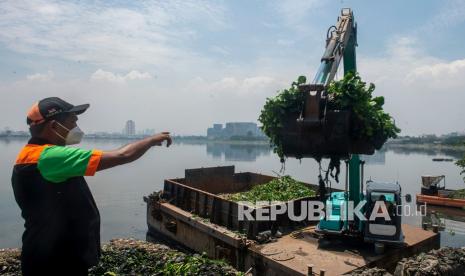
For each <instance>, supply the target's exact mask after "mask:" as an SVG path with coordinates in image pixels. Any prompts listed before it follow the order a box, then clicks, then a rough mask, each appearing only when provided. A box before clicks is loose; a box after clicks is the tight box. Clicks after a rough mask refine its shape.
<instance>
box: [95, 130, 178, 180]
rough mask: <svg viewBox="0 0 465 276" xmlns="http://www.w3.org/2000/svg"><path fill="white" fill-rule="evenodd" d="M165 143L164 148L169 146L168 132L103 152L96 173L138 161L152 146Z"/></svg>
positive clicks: (169, 137)
mask: <svg viewBox="0 0 465 276" xmlns="http://www.w3.org/2000/svg"><path fill="white" fill-rule="evenodd" d="M164 141H166V146H167V147H169V146H170V145H171V142H172V141H171V136H170V133H169V132H162V133H159V134H156V135H153V136H150V137H147V138H145V139H142V140H139V141H136V142H133V143H130V144H128V145H126V146H124V147H122V148H119V149H117V150H112V151H104V152H103V154H102V157H101V159H100V162H99V165H98V167H97V171H101V170H105V169H108V168H112V167H115V166H118V165H122V164H126V163H130V162H132V161H135V160H137V159H139V158H140V157H141V156H142V155H144V153H145V152H147V150H149V149H150V148H151V147H153V146H161V145H162V143H163V142H164Z"/></svg>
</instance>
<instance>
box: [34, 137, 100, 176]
mask: <svg viewBox="0 0 465 276" xmlns="http://www.w3.org/2000/svg"><path fill="white" fill-rule="evenodd" d="M101 157H102V151H100V150H83V149H79V148H72V147H62V146H50V147H46V148H45V149H44V150H43V151H42V153H41V154H40V157H39V160H38V162H37V168H38V169H39V171H40V173H41V174H42V176H43V177H44V178H45V179H46V180H48V181H50V182H54V183H59V182H63V181H66V180H67V179H68V178H71V177H75V176H84V175H94V174H95V172H96V171H97V167H98V164H99V162H100V159H101Z"/></svg>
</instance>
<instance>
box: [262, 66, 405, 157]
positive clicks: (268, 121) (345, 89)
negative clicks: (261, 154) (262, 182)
mask: <svg viewBox="0 0 465 276" xmlns="http://www.w3.org/2000/svg"><path fill="white" fill-rule="evenodd" d="M305 82H306V78H305V77H304V76H300V77H299V78H298V79H297V81H295V82H293V83H292V84H291V87H290V88H289V89H284V90H282V91H280V92H279V93H278V95H276V96H275V97H273V98H268V99H267V100H266V103H265V105H264V106H263V109H262V111H261V114H260V117H259V118H258V121H259V122H260V123H261V124H262V130H263V132H264V133H265V134H266V135H267V136H268V137H269V138H270V141H271V145H272V147H273V149H274V152H275V153H277V154H278V156H279V157H280V158H281V160H284V152H283V149H282V143H281V140H280V135H279V133H280V131H281V129H282V127H283V121H284V118H285V117H286V114H291V113H294V114H295V113H300V112H301V111H302V109H303V106H304V100H305V96H304V94H303V93H301V92H300V91H299V85H301V84H305ZM374 90H375V85H374V84H370V85H368V86H367V84H366V83H365V82H363V81H362V79H361V78H360V76H359V75H358V74H356V73H348V74H346V75H345V76H344V78H343V79H342V80H339V81H333V82H332V83H331V84H330V85H329V87H328V89H327V93H328V98H329V100H328V105H327V108H328V109H329V110H350V111H353V114H354V115H355V116H356V118H357V119H358V122H357V126H353V127H352V130H351V131H352V133H351V136H352V137H353V138H362V139H366V140H368V141H372V142H375V141H377V142H378V144H380V143H379V141H381V142H382V143H381V144H383V143H384V142H385V141H386V140H387V139H389V138H396V137H397V134H398V133H400V129H399V128H398V127H396V125H395V123H394V120H393V119H392V117H391V116H390V115H389V114H388V113H386V112H384V110H383V105H384V97H381V96H379V97H373V91H374Z"/></svg>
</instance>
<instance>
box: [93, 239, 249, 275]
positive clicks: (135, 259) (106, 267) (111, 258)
mask: <svg viewBox="0 0 465 276" xmlns="http://www.w3.org/2000/svg"><path fill="white" fill-rule="evenodd" d="M97 275H99V276H100V275H242V273H240V272H238V271H237V270H235V269H234V268H232V267H231V266H229V265H228V264H227V263H226V262H224V261H219V260H212V259H209V258H207V257H206V255H200V254H192V255H190V254H185V253H182V252H179V251H176V250H173V249H170V248H169V247H167V246H164V245H160V244H153V243H149V242H145V241H139V240H132V239H117V240H112V241H110V243H109V244H105V245H103V248H102V257H101V259H100V262H99V264H98V265H97V266H95V267H93V268H91V269H90V271H89V276H97Z"/></svg>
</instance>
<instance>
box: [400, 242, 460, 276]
mask: <svg viewBox="0 0 465 276" xmlns="http://www.w3.org/2000/svg"><path fill="white" fill-rule="evenodd" d="M394 275H395V276H410V275H415V276H417V275H418V276H420V275H465V247H462V248H450V247H443V248H441V249H438V250H431V251H429V252H428V253H421V254H419V255H417V256H414V257H411V258H404V259H402V260H401V261H400V262H399V263H398V264H397V267H396V271H395V272H394Z"/></svg>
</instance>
